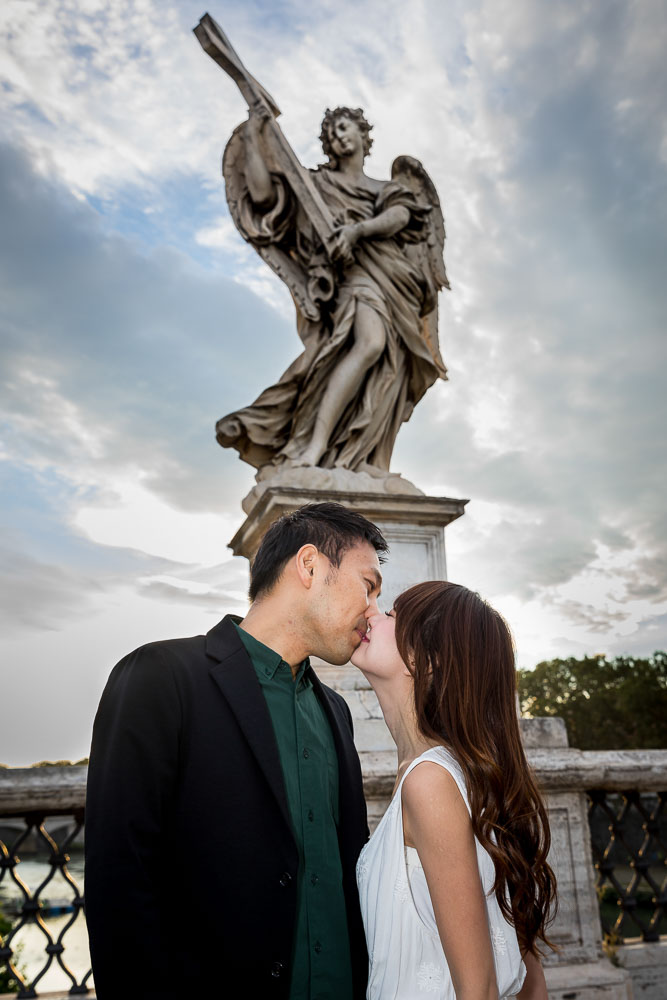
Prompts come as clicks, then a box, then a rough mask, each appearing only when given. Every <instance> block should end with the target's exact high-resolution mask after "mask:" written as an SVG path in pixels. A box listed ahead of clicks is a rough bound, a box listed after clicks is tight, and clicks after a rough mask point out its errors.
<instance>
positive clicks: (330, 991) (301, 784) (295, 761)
mask: <svg viewBox="0 0 667 1000" xmlns="http://www.w3.org/2000/svg"><path fill="white" fill-rule="evenodd" d="M237 629H238V633H239V636H240V638H241V641H242V642H243V645H244V646H245V648H246V650H247V652H248V655H249V656H250V659H251V661H252V665H253V667H254V668H255V672H256V673H257V677H258V679H259V683H260V685H261V688H262V691H263V693H264V697H265V698H266V703H267V705H268V708H269V713H270V715H271V721H272V723H273V729H274V732H275V736H276V741H277V743H278V753H279V754H280V763H281V765H282V770H283V777H284V779H285V789H286V791H287V802H288V805H289V811H290V816H291V818H292V828H293V832H294V839H295V840H296V843H297V847H298V849H299V871H298V875H297V887H296V892H297V919H296V927H295V933H294V949H293V952H292V977H291V982H290V993H289V995H290V1000H351V997H352V964H351V960H350V941H349V936H348V930H347V914H346V911H345V897H344V894H343V872H342V868H341V862H340V852H339V848H338V833H337V825H338V758H337V756H336V748H335V746H334V741H333V736H332V734H331V728H330V726H329V721H328V719H327V717H326V715H325V713H324V709H323V708H322V706H321V705H320V703H319V701H318V699H317V695H316V694H315V691H314V690H313V685H312V682H311V680H310V676H309V673H310V662H309V661H308V660H304V661H303V663H301V664H300V666H299V669H298V672H297V674H296V677H295V678H293V677H292V671H291V669H290V666H289V664H288V663H286V662H285V661H284V660H283V659H281V657H280V654H279V653H276V652H274V651H273V650H272V649H269V647H268V646H265V645H264V644H263V643H261V642H259V641H258V640H257V639H255V638H254V637H253V636H251V635H249V634H248V632H245V631H244V630H243V629H242V628H239V627H238V625H237Z"/></svg>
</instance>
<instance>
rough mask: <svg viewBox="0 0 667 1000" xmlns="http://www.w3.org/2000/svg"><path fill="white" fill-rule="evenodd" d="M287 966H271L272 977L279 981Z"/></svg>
mask: <svg viewBox="0 0 667 1000" xmlns="http://www.w3.org/2000/svg"><path fill="white" fill-rule="evenodd" d="M284 968H285V966H284V965H283V963H282V962H274V963H273V965H272V966H271V975H272V976H273V978H274V979H279V978H280V976H281V975H282V972H283V969H284Z"/></svg>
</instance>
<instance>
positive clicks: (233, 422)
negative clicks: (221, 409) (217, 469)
mask: <svg viewBox="0 0 667 1000" xmlns="http://www.w3.org/2000/svg"><path fill="white" fill-rule="evenodd" d="M242 432H243V428H242V427H241V421H240V420H237V418H236V417H222V419H221V420H218V422H217V424H216V425H215V436H216V438H217V439H218V442H219V443H220V444H221V445H222V447H223V448H229V447H230V446H232V445H234V444H235V443H236V442H237V441H238V439H239V438H240V436H241V434H242Z"/></svg>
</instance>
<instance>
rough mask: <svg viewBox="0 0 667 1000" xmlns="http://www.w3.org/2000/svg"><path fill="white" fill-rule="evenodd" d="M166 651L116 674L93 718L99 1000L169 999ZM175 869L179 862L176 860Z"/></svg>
mask: <svg viewBox="0 0 667 1000" xmlns="http://www.w3.org/2000/svg"><path fill="white" fill-rule="evenodd" d="M170 659H171V658H170V656H169V654H168V652H167V651H166V650H165V648H164V645H163V644H153V645H149V646H143V647H141V648H140V649H138V650H136V651H135V652H134V653H130V654H129V656H127V657H125V658H124V659H123V660H121V661H120V663H118V664H117V665H116V667H115V668H114V670H113V672H112V673H111V676H110V678H109V681H108V683H107V686H106V688H105V690H104V694H103V695H102V700H101V702H100V706H99V709H98V712H97V716H96V719H95V724H94V728H93V740H92V748H91V754H90V765H89V770H88V790H87V799H86V829H85V841H86V883H85V897H86V918H87V922H88V930H89V937H90V950H91V958H92V963H93V977H94V980H95V987H96V989H97V996H98V997H99V998H100V1000H118V998H120V997H122V996H132V995H134V994H135V992H136V993H137V995H138V994H141V996H142V997H147V998H149V997H150V998H157V997H158V996H161V997H165V996H170V995H171V994H170V993H169V989H168V987H167V983H168V967H169V948H170V942H169V930H170V929H169V928H168V927H165V926H164V925H163V921H164V916H163V914H164V912H165V910H164V907H162V906H161V905H160V893H161V887H164V886H165V883H166V881H167V879H168V870H169V862H168V859H167V858H166V857H165V856H164V855H165V835H166V831H168V829H169V818H170V810H171V808H172V803H173V801H174V793H175V787H176V777H177V773H178V765H179V739H180V731H181V719H182V705H181V699H180V697H179V694H178V691H177V687H176V684H175V681H174V675H173V673H172V669H171V663H170V662H169V661H170ZM172 863H173V859H172ZM176 905H177V904H176Z"/></svg>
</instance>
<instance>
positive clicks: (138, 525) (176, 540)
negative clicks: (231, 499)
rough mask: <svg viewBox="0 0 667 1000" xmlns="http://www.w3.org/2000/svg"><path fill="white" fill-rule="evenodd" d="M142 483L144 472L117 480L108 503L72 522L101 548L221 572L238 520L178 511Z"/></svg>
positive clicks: (86, 507)
mask: <svg viewBox="0 0 667 1000" xmlns="http://www.w3.org/2000/svg"><path fill="white" fill-rule="evenodd" d="M141 480H142V476H141V472H140V471H139V470H137V474H136V476H135V477H134V478H133V479H131V480H123V479H120V478H119V477H117V476H116V477H114V479H113V487H112V484H111V483H109V484H108V490H107V492H106V499H105V501H104V502H103V503H94V504H89V503H85V502H84V503H82V504H81V505H80V506H78V507H77V509H76V512H75V513H74V515H73V518H72V522H73V525H74V526H75V528H77V529H78V530H79V531H80V532H82V533H83V534H84V535H85V536H86V537H87V538H89V539H91V541H94V542H97V543H98V544H100V545H114V546H118V547H119V548H129V549H136V550H137V551H139V552H145V553H148V554H150V555H155V556H161V557H163V558H165V559H171V560H173V561H174V562H178V563H196V564H198V565H200V566H216V565H219V564H220V563H223V562H227V560H229V559H231V558H232V554H231V552H230V551H229V550H228V549H227V548H226V545H227V542H228V541H229V540H230V538H231V536H232V535H233V534H234V531H235V530H236V527H237V526H238V525H237V521H238V518H236V517H234V516H232V515H229V514H227V515H225V514H204V513H199V514H196V513H191V512H185V511H182V510H176V509H174V508H173V507H171V506H170V505H169V504H167V503H165V502H164V501H163V500H161V499H160V498H159V497H156V496H155V494H154V493H152V492H151V491H150V490H149V489H147V488H146V486H145V484H144V483H142V481H141ZM111 488H113V491H114V496H113V499H112V498H111V497H110V496H109V490H110V489H111Z"/></svg>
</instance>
